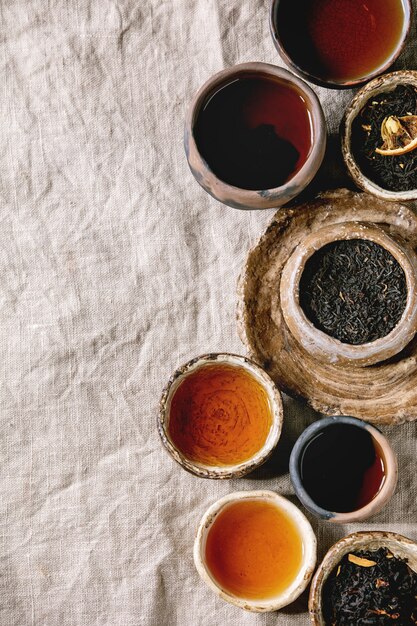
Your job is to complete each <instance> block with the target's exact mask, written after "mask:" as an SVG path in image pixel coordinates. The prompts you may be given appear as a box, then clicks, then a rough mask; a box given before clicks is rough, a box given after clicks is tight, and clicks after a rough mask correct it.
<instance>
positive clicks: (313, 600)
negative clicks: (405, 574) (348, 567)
mask: <svg viewBox="0 0 417 626" xmlns="http://www.w3.org/2000/svg"><path fill="white" fill-rule="evenodd" d="M379 548H388V550H390V552H392V554H393V555H394V556H396V557H399V558H401V559H407V560H408V565H409V566H410V568H411V569H412V570H413V571H414V572H416V573H417V543H415V542H414V541H412V540H411V539H408V538H407V537H403V536H402V535H398V534H397V533H390V532H385V531H370V532H357V533H353V534H351V535H348V536H347V537H344V538H343V539H341V540H340V541H338V542H337V543H335V544H334V546H332V547H331V548H330V550H329V551H328V552H327V554H326V556H325V557H324V559H323V561H322V562H321V564H320V565H319V567H318V569H317V571H316V573H315V575H314V578H313V581H312V583H311V588H310V598H309V602H308V608H309V612H310V619H311V623H312V624H314V626H326V623H325V621H324V618H323V610H322V593H323V587H324V584H325V582H326V580H327V578H328V577H329V575H330V574H331V572H332V571H333V570H334V568H335V567H336V566H337V564H338V563H339V562H340V561H341V559H342V558H343V557H344V556H345V554H349V553H350V552H355V551H362V550H364V551H367V550H371V551H373V550H378V549H379Z"/></svg>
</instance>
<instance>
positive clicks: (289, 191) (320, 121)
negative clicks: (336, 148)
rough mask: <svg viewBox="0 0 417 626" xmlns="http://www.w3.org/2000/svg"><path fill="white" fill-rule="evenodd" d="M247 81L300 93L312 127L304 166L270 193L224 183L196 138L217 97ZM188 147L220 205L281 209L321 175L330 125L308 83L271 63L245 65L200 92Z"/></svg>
mask: <svg viewBox="0 0 417 626" xmlns="http://www.w3.org/2000/svg"><path fill="white" fill-rule="evenodd" d="M245 78H256V79H260V80H262V79H265V80H267V81H273V82H276V83H278V84H283V85H285V86H287V87H289V88H290V89H291V90H292V91H295V92H296V93H298V95H299V96H300V97H301V98H302V100H303V102H304V105H305V108H306V111H307V115H308V119H309V123H310V133H311V137H310V149H309V152H308V154H307V156H306V158H305V160H304V162H303V163H302V165H301V166H300V167H299V168H298V169H296V170H295V171H294V173H293V174H291V175H290V176H289V178H288V180H286V182H284V183H283V184H281V185H278V186H274V187H271V188H267V189H246V188H243V187H238V186H235V185H233V184H230V183H228V182H226V181H225V180H222V179H221V178H220V177H219V176H217V174H216V173H215V172H214V171H213V169H212V165H211V164H210V163H208V162H207V161H206V160H205V158H204V156H203V155H202V154H201V153H200V146H199V142H198V137H197V136H196V125H197V121H198V120H199V115H200V113H201V111H202V110H203V109H204V108H205V107H206V106H207V104H208V103H209V102H210V100H211V99H212V98H213V97H214V95H215V94H217V93H219V92H220V91H221V90H222V89H223V88H225V87H227V86H228V85H230V84H232V83H234V82H236V81H238V80H240V79H245ZM184 146H185V151H186V155H187V160H188V164H189V167H190V169H191V172H192V173H193V175H194V177H195V178H196V180H197V182H198V183H199V184H200V185H201V186H202V187H203V188H204V189H205V190H206V191H207V192H208V193H209V194H210V195H212V196H213V197H214V198H216V199H217V200H219V201H220V202H223V203H224V204H227V205H229V206H232V207H234V208H239V209H264V208H271V207H278V206H281V205H282V204H285V203H286V202H289V200H291V199H292V198H293V197H295V196H296V195H298V194H299V193H301V191H302V190H303V189H304V188H305V187H306V186H307V185H308V184H309V183H310V182H311V180H312V179H313V178H314V176H315V174H316V173H317V171H318V169H319V167H320V165H321V162H322V160H323V158H324V153H325V148H326V124H325V119H324V114H323V110H322V107H321V104H320V102H319V100H318V98H317V96H316V94H315V93H314V91H313V90H312V89H311V88H310V87H309V86H308V85H307V84H306V83H305V82H304V81H302V80H300V79H299V78H297V76H294V74H292V73H291V72H288V71H287V70H285V69H283V68H280V67H277V66H274V65H270V64H268V63H243V64H241V65H236V66H234V67H231V68H229V69H226V70H223V71H222V72H219V73H218V74H216V75H214V76H212V77H211V78H210V79H209V80H208V81H207V82H206V83H205V84H204V85H203V86H202V87H201V88H200V90H199V91H198V92H197V94H196V95H195V97H194V98H193V100H192V102H191V104H190V106H189V109H188V112H187V116H186V122H185V132H184Z"/></svg>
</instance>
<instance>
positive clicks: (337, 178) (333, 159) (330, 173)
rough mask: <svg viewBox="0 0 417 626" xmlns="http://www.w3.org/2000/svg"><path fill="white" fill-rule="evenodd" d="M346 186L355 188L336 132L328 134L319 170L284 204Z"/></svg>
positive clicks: (307, 198) (299, 201) (306, 199)
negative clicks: (298, 192) (299, 192)
mask: <svg viewBox="0 0 417 626" xmlns="http://www.w3.org/2000/svg"><path fill="white" fill-rule="evenodd" d="M338 188H347V189H352V190H357V187H356V186H355V184H354V182H353V181H352V179H351V178H350V176H349V175H348V173H347V170H346V167H345V164H344V161H343V157H342V150H341V147H340V137H339V135H338V134H333V135H329V136H328V138H327V145H326V153H325V156H324V159H323V163H322V164H321V166H320V169H319V171H318V172H317V174H316V176H315V177H314V178H313V180H312V181H311V183H310V184H309V185H307V187H306V188H305V189H304V191H302V192H301V194H300V195H298V196H296V197H295V198H294V199H293V200H291V202H289V203H288V204H287V205H286V206H293V205H297V204H302V203H303V202H307V201H308V200H311V199H312V198H315V197H316V195H317V194H318V193H319V192H321V191H327V190H329V189H338Z"/></svg>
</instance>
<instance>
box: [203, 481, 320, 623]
mask: <svg viewBox="0 0 417 626" xmlns="http://www.w3.org/2000/svg"><path fill="white" fill-rule="evenodd" d="M242 500H261V501H265V502H270V503H272V504H274V505H275V506H276V507H277V508H278V509H279V510H281V511H283V512H284V513H285V514H286V515H287V516H288V517H289V518H290V519H291V520H292V521H293V523H294V524H295V525H296V527H297V528H298V531H299V533H300V536H301V539H302V542H303V558H302V564H301V567H300V569H299V572H298V574H297V576H296V578H295V579H294V581H293V582H292V583H291V585H289V587H287V589H285V590H284V591H283V592H282V593H281V594H279V595H278V596H276V597H274V598H270V599H268V600H249V599H245V598H241V597H238V596H235V595H233V594H231V593H229V592H228V591H225V590H224V589H223V588H222V587H221V586H220V585H219V584H218V582H217V581H216V580H215V578H214V577H213V575H212V574H211V572H210V570H209V568H208V566H207V563H206V558H205V547H206V541H207V535H208V532H209V530H210V527H211V525H212V524H213V522H214V521H215V519H216V517H217V516H218V514H219V513H220V512H221V511H223V510H224V509H225V508H226V507H227V506H228V505H230V504H232V503H235V502H238V501H242ZM316 558H317V541H316V536H315V534H314V532H313V529H312V528H311V525H310V522H309V521H308V520H307V518H306V517H305V515H304V514H303V513H302V512H301V511H300V509H298V508H297V507H296V506H295V504H293V503H292V502H290V501H289V500H287V499H286V498H283V497H282V496H279V495H278V494H276V493H275V492H273V491H237V492H235V493H232V494H230V495H228V496H225V497H224V498H221V499H220V500H218V501H217V502H215V503H214V504H213V505H212V506H211V507H210V508H209V509H208V510H207V511H206V512H205V514H204V515H203V517H202V519H201V522H200V525H199V527H198V531H197V536H196V539H195V543H194V563H195V565H196V568H197V571H198V573H199V574H200V576H201V578H202V579H203V580H204V582H205V583H206V584H207V585H208V586H209V587H210V589H212V590H213V591H214V592H215V593H216V594H217V595H219V596H220V597H221V598H223V600H226V601H227V602H230V603H231V604H234V605H235V606H237V607H239V608H241V609H245V610H247V611H253V612H256V613H265V612H268V611H277V610H278V609H281V608H282V607H284V606H287V605H288V604H290V603H291V602H294V600H296V599H297V598H298V597H299V596H300V595H301V594H302V593H303V591H304V590H305V589H306V587H307V585H308V583H309V582H310V579H311V577H312V575H313V572H314V568H315V566H316Z"/></svg>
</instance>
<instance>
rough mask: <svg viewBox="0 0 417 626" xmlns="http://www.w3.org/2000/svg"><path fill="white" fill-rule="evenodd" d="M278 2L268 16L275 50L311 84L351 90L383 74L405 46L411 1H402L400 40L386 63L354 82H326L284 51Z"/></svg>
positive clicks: (276, 0)
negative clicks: (279, 23)
mask: <svg viewBox="0 0 417 626" xmlns="http://www.w3.org/2000/svg"><path fill="white" fill-rule="evenodd" d="M280 2H282V0H272V2H271V10H270V16H269V17H270V19H269V25H270V30H271V35H272V39H273V40H274V44H275V47H276V49H277V50H278V52H279V55H280V56H281V58H282V59H283V61H285V63H286V64H287V65H288V66H289V67H290V68H291V69H292V70H293V71H294V72H295V73H296V74H298V75H299V76H301V77H302V78H304V79H305V80H308V81H309V82H311V83H314V84H316V85H319V86H321V87H327V88H330V89H351V88H352V87H356V86H358V85H363V84H364V83H366V82H367V81H369V80H372V79H373V78H375V77H376V76H379V74H383V72H386V71H387V70H388V69H389V68H390V67H391V65H392V64H393V63H394V61H395V60H396V59H397V58H398V57H399V55H400V54H401V52H402V50H403V48H404V46H405V42H406V39H407V37H408V35H409V32H410V28H411V16H412V5H411V1H410V0H402V5H403V9H404V24H403V29H402V34H401V38H400V39H399V41H398V43H397V45H396V47H395V49H394V50H393V52H392V54H391V55H390V56H389V57H388V58H387V59H386V61H385V62H384V63H383V64H382V65H380V66H379V67H377V68H376V69H375V70H374V71H373V72H369V73H368V74H366V75H365V76H361V77H360V78H357V79H354V80H345V81H342V80H341V81H332V80H327V79H326V77H324V76H318V75H314V74H311V73H310V72H309V71H308V70H307V69H306V68H303V67H301V66H300V65H298V64H297V63H296V62H295V61H294V59H293V58H292V57H291V55H290V54H289V53H288V51H287V50H286V49H285V46H284V45H283V42H282V38H281V36H280V29H279V27H278V20H277V15H278V7H279V5H280ZM284 27H285V25H284Z"/></svg>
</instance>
